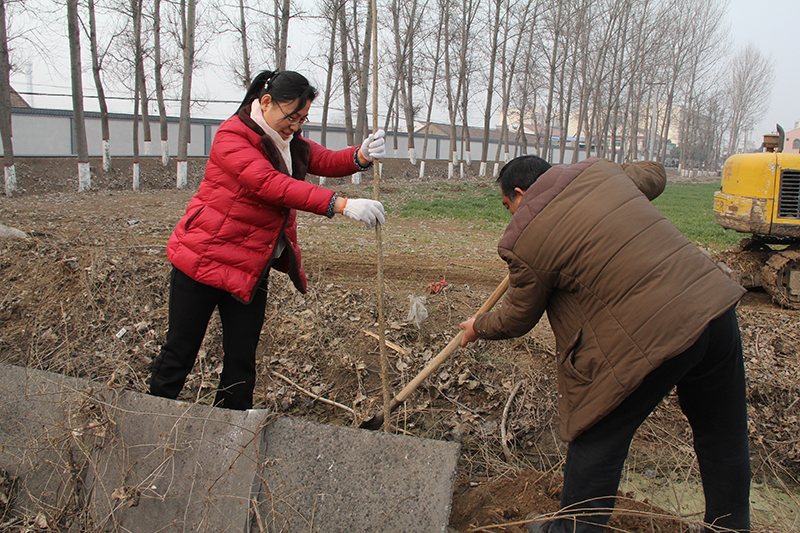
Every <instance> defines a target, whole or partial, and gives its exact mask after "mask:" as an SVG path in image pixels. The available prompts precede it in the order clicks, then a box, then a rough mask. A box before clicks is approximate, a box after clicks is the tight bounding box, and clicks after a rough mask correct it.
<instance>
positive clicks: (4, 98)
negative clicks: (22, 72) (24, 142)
mask: <svg viewBox="0 0 800 533" xmlns="http://www.w3.org/2000/svg"><path fill="white" fill-rule="evenodd" d="M6 3H7V2H6V0H0V137H2V140H3V166H4V168H5V177H4V185H5V193H6V196H11V195H13V194H14V193H15V192H16V190H17V172H16V167H15V166H14V144H13V142H12V141H11V83H10V74H11V62H10V60H9V55H8V29H7V27H6Z"/></svg>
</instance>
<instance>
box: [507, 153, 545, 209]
mask: <svg viewBox="0 0 800 533" xmlns="http://www.w3.org/2000/svg"><path fill="white" fill-rule="evenodd" d="M549 168H550V163H548V162H547V161H545V160H544V159H542V158H541V157H538V156H535V155H523V156H520V157H516V158H514V159H512V160H511V161H509V162H508V164H507V165H506V166H504V167H503V170H501V171H500V175H499V176H498V177H497V183H499V184H500V190H501V191H502V192H503V194H504V195H505V196H506V197H507V198H508V199H509V200H514V199H515V198H516V196H517V193H516V192H515V191H514V189H516V188H517V187H519V188H520V189H522V190H523V191H527V190H528V187H530V186H531V185H533V184H534V182H536V180H537V179H538V178H539V176H541V175H542V174H544V173H545V172H547V170H548V169H549Z"/></svg>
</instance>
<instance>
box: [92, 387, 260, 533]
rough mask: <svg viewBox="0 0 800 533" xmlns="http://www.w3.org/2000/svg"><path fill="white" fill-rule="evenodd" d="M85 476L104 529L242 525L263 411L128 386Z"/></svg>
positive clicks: (239, 528) (112, 405) (232, 528)
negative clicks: (173, 397)
mask: <svg viewBox="0 0 800 533" xmlns="http://www.w3.org/2000/svg"><path fill="white" fill-rule="evenodd" d="M106 410H107V413H108V417H109V419H110V420H112V421H113V424H114V427H113V434H112V435H111V437H110V438H109V439H107V441H106V443H105V444H104V445H103V447H102V449H101V450H99V453H98V455H97V459H96V461H95V462H94V463H93V469H92V471H91V472H90V475H89V476H88V479H87V485H90V486H92V490H93V496H92V499H91V502H90V505H89V508H90V515H91V516H92V517H93V522H94V524H95V526H96V527H98V528H99V529H100V530H101V531H131V532H155V531H170V532H173V531H185V532H243V531H247V529H246V525H247V524H248V523H249V517H250V507H251V497H250V494H251V492H252V490H253V483H254V480H255V473H256V472H257V471H258V467H259V464H260V459H259V451H258V446H259V441H260V439H259V435H260V433H261V428H262V423H263V422H264V420H265V418H266V417H267V415H268V412H267V411H256V410H253V411H230V410H226V409H215V408H213V407H209V406H205V405H198V404H189V403H185V402H176V401H173V400H167V399H164V398H156V397H153V396H149V395H143V394H137V393H134V392H129V391H126V392H124V393H122V394H120V395H119V397H118V398H116V399H115V400H114V401H112V402H109V404H108V405H107V406H106Z"/></svg>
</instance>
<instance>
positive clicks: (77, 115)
mask: <svg viewBox="0 0 800 533" xmlns="http://www.w3.org/2000/svg"><path fill="white" fill-rule="evenodd" d="M67 35H68V36H69V58H70V74H71V76H70V77H71V79H72V124H73V130H74V134H75V148H76V151H77V153H78V191H79V192H82V191H87V190H89V189H90V188H91V187H92V174H91V169H90V168H89V148H88V145H87V143H86V122H85V121H84V113H83V82H82V81H81V35H80V26H79V23H78V0H67Z"/></svg>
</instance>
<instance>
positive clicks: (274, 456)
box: [0, 365, 458, 533]
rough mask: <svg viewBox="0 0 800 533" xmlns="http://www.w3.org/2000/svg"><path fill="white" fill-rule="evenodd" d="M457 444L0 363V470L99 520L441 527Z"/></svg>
mask: <svg viewBox="0 0 800 533" xmlns="http://www.w3.org/2000/svg"><path fill="white" fill-rule="evenodd" d="M457 459H458V445H457V444H455V443H449V442H442V441H434V440H428V439H420V438H415V437H407V436H400V435H389V434H385V433H383V432H377V431H374V432H373V431H365V430H359V429H354V428H349V427H340V426H333V425H323V424H316V423H313V422H309V421H305V420H300V419H296V418H290V417H284V416H280V415H276V414H271V413H270V412H269V411H266V410H250V411H244V412H242V411H229V410H224V409H215V408H211V407H208V406H202V405H197V404H187V403H183V402H176V401H172V400H166V399H163V398H155V397H152V396H148V395H142V394H138V393H134V392H131V391H124V392H117V391H111V390H104V388H103V387H102V386H98V385H95V384H92V383H91V382H86V381H82V380H74V379H71V378H66V377H64V376H58V375H54V374H50V373H47V372H39V371H34V370H27V369H23V368H18V367H11V366H8V365H0V468H4V469H6V470H7V471H9V473H11V474H12V475H14V476H16V477H18V478H19V479H20V487H22V488H23V490H22V491H20V493H19V496H18V498H17V504H16V505H17V507H19V509H20V510H21V511H22V512H25V513H27V514H29V515H30V514H31V513H32V515H33V516H35V514H36V512H43V513H46V514H48V516H52V515H53V514H54V512H55V511H59V510H67V509H84V510H85V511H87V512H86V513H82V515H83V516H85V517H87V519H88V523H90V524H91V526H92V528H93V530H96V531H121V532H124V531H130V532H143V533H144V532H147V533H151V532H159V531H170V532H175V531H186V532H188V531H192V532H228V531H231V532H233V531H235V532H250V531H258V532H262V531H269V532H272V533H277V532H308V533H311V532H320V533H322V532H324V533H336V532H343V533H344V532H347V533H358V532H381V533H392V532H397V533H402V532H414V533H416V532H420V531H425V532H426V533H427V532H438V531H442V532H444V531H446V529H447V523H448V519H449V514H450V503H451V498H452V493H453V483H454V478H455V471H456V462H457Z"/></svg>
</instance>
